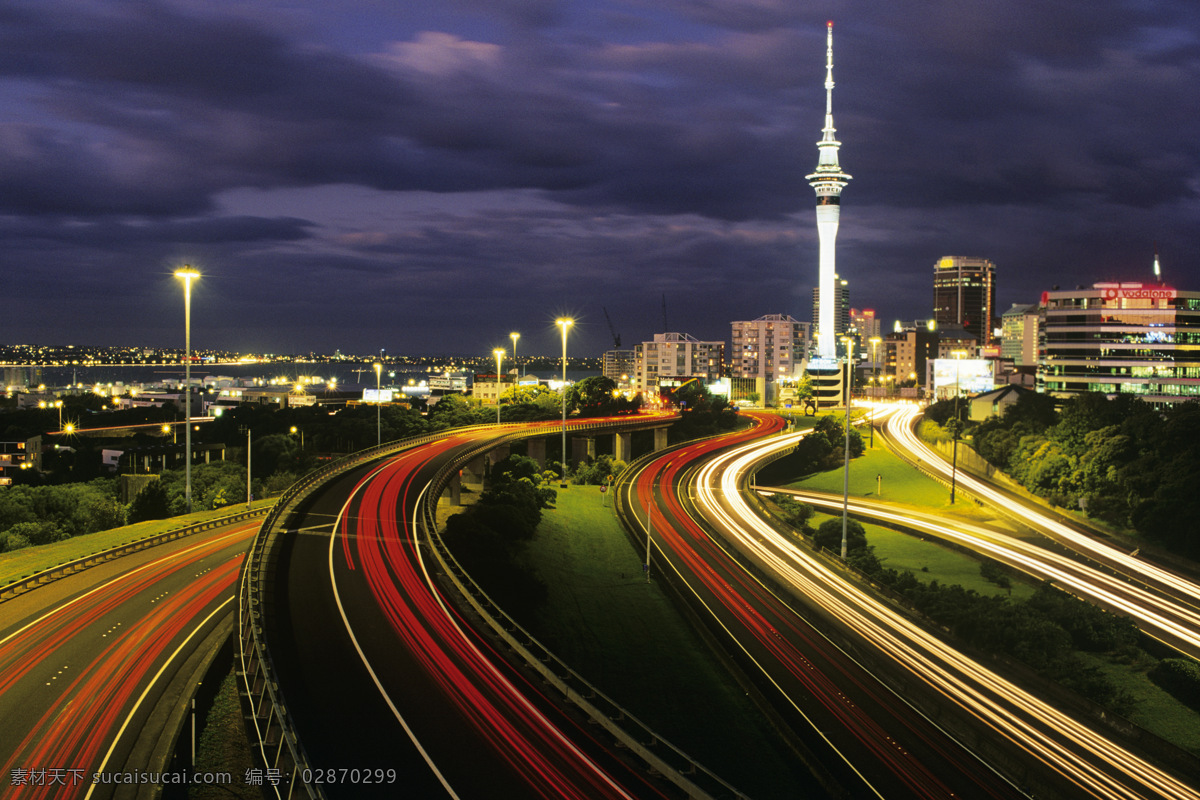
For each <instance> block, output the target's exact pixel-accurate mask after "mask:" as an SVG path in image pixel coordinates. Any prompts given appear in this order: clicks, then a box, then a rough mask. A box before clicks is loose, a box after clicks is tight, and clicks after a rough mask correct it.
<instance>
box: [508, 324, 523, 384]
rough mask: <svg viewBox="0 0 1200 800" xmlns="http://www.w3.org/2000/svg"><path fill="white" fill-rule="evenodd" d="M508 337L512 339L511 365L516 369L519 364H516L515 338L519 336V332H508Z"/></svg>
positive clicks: (518, 367)
mask: <svg viewBox="0 0 1200 800" xmlns="http://www.w3.org/2000/svg"><path fill="white" fill-rule="evenodd" d="M508 338H510V339H512V343H513V366H514V367H516V368H517V369H520V366H519V365H518V364H517V339H520V338H521V334H519V333H517V332H516V331H513V332H512V333H510V334H509V335H508ZM517 374H518V375H520V374H521V373H520V372H518V373H517Z"/></svg>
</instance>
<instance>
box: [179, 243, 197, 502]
mask: <svg viewBox="0 0 1200 800" xmlns="http://www.w3.org/2000/svg"><path fill="white" fill-rule="evenodd" d="M175 277H176V278H183V408H184V412H183V416H184V419H185V420H187V427H186V428H184V438H183V449H184V489H183V496H184V498H185V500H186V501H187V510H188V513H189V514H190V513H192V281H193V280H195V279H196V278H199V277H200V273H199V272H197V271H196V270H194V269H192V267H190V266H189V265H187V264H184V265H183V267H182V268H180V269H177V270H175Z"/></svg>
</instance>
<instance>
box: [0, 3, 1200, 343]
mask: <svg viewBox="0 0 1200 800" xmlns="http://www.w3.org/2000/svg"><path fill="white" fill-rule="evenodd" d="M929 9H930V7H929V6H928V5H927V4H922V5H920V6H917V5H915V4H892V5H889V6H887V7H879V5H878V4H871V3H866V2H861V1H860V2H844V3H834V2H823V3H818V4H814V5H813V6H812V7H805V8H797V7H796V6H795V4H790V3H785V2H782V0H780V1H779V2H776V0H753V1H752V0H724V1H722V0H713V1H712V2H707V3H700V4H697V3H672V2H668V3H653V4H650V3H644V2H640V1H638V0H631V1H630V2H607V1H606V2H600V3H581V2H570V1H569V0H563V2H552V1H551V0H546V1H545V2H499V3H497V2H487V3H484V2H475V1H474V0H456V2H453V3H449V4H438V5H437V6H436V7H428V8H425V7H416V8H409V7H404V8H400V7H395V8H393V7H391V6H390V5H389V4H379V3H374V2H368V1H367V0H362V2H349V3H342V4H338V5H337V6H336V8H335V7H331V6H328V5H327V4H324V3H317V2H315V0H314V1H312V2H288V3H286V4H285V3H281V2H270V1H263V2H257V3H245V2H233V1H232V0H230V1H228V2H219V1H218V2H213V1H212V0H208V1H207V2H203V3H201V2H194V1H193V0H174V1H165V2H149V3H145V2H138V3H126V2H118V1H117V0H100V1H99V2H85V1H84V0H41V1H40V2H32V1H29V0H27V1H26V2H15V3H10V4H8V6H7V8H6V12H5V13H4V14H3V15H0V41H2V42H3V45H4V52H5V54H6V55H5V57H4V58H3V59H2V60H0V109H3V117H2V118H0V135H2V136H3V137H4V142H5V147H4V148H3V149H2V151H0V182H2V184H3V185H4V186H5V187H6V191H5V192H4V193H3V195H2V196H0V204H2V205H3V208H2V209H0V214H2V215H3V223H2V225H3V230H4V243H5V247H4V248H3V250H2V251H0V265H2V270H3V275H4V281H3V284H2V285H3V287H4V291H3V293H4V296H5V297H6V299H7V300H8V301H9V303H8V307H7V308H6V314H5V322H4V324H3V325H2V326H0V341H3V342H6V343H19V342H35V343H45V344H66V343H81V344H86V343H94V344H122V343H135V342H147V343H152V344H154V345H156V346H160V347H169V346H176V345H178V344H179V343H180V342H182V338H183V331H182V328H183V298H182V289H181V287H180V285H179V283H178V281H177V280H176V279H175V278H173V277H172V273H173V272H174V270H175V269H176V268H178V267H179V266H180V265H182V264H185V263H186V264H192V265H194V266H195V267H197V268H198V269H199V270H200V272H201V273H202V275H203V277H202V278H201V279H200V280H199V281H197V282H196V284H195V285H194V287H193V298H192V303H193V306H192V313H193V326H194V330H193V344H194V346H196V347H198V348H214V349H235V350H239V351H260V352H296V353H299V352H308V351H317V352H333V351H334V350H335V349H341V350H342V351H343V352H370V351H374V350H378V349H379V348H386V349H387V350H388V351H389V352H400V351H411V352H444V353H473V352H483V353H490V352H491V349H492V348H493V347H504V346H506V344H507V343H508V334H509V332H511V331H520V332H521V334H522V336H521V340H520V341H521V351H522V354H523V355H524V354H530V355H533V354H538V355H553V354H554V353H555V352H556V350H557V344H558V331H557V329H556V327H555V324H554V320H555V318H556V317H558V316H561V315H564V314H565V315H570V316H573V317H574V318H575V319H576V320H577V323H576V326H575V327H574V328H573V330H572V333H571V340H572V341H571V347H570V349H571V350H572V355H589V354H597V353H598V352H600V351H602V350H604V349H608V348H609V347H610V346H611V344H612V337H611V335H610V330H609V327H608V324H607V322H606V319H605V316H606V312H607V314H609V315H611V317H612V322H613V326H614V329H615V330H616V331H617V332H618V333H619V334H620V335H621V336H622V337H623V338H624V339H625V340H626V341H629V342H632V341H643V340H648V339H650V338H652V337H653V335H654V334H655V333H659V332H662V331H663V329H664V327H665V328H666V329H667V330H670V331H675V332H681V333H688V334H691V335H693V336H695V337H696V338H698V339H701V340H710V339H725V338H726V336H727V332H728V330H729V325H730V322H731V321H733V320H738V319H754V318H757V317H760V316H762V315H764V314H775V313H783V314H790V315H791V316H794V317H795V318H797V319H800V320H805V321H807V319H808V317H809V311H808V309H809V308H810V303H811V299H810V298H811V290H812V288H813V287H814V286H816V282H817V265H818V238H817V231H816V226H815V224H814V222H813V217H812V211H811V203H812V190H811V188H810V187H809V186H808V185H807V183H806V182H805V180H804V176H805V174H806V173H808V172H810V171H811V169H812V165H813V156H814V154H813V149H814V146H815V144H816V142H817V140H818V138H819V135H820V126H821V122H822V119H823V116H824V106H825V100H826V92H825V88H824V84H823V79H824V77H825V65H824V60H823V59H822V55H823V51H824V49H825V37H826V20H829V19H832V20H833V21H834V23H835V26H836V29H837V39H838V41H837V56H836V57H837V65H836V71H837V102H836V105H837V110H836V117H837V128H838V139H839V140H840V141H841V142H842V144H844V145H845V151H844V158H843V160H844V162H845V163H844V164H843V166H844V167H845V169H846V170H847V171H848V172H850V173H852V174H854V175H855V176H856V178H855V181H854V187H853V192H854V196H853V202H852V203H851V204H850V205H848V206H847V209H846V214H844V215H843V216H842V218H841V221H840V230H839V234H838V240H839V241H838V251H839V252H838V271H839V274H840V275H841V277H842V278H844V279H845V280H847V281H848V282H849V288H850V293H851V302H852V304H853V305H854V306H855V307H859V308H863V307H865V308H875V309H876V311H877V312H878V318H879V319H881V320H882V321H883V325H884V327H885V328H887V327H888V326H890V322H891V320H893V319H898V318H907V319H912V318H923V317H928V316H931V308H932V286H931V281H930V275H929V266H930V264H932V263H933V262H934V261H935V260H936V259H938V258H940V257H942V256H947V255H964V256H975V257H981V258H987V259H989V260H990V261H992V262H994V263H995V264H996V281H997V287H998V290H997V313H998V314H999V313H1002V312H1003V311H1004V310H1006V309H1007V308H1008V307H1009V306H1010V305H1012V304H1013V303H1029V302H1036V301H1037V299H1038V297H1039V296H1040V294H1041V292H1043V291H1046V290H1048V289H1051V288H1052V287H1053V286H1061V287H1062V288H1063V289H1068V288H1073V287H1075V286H1076V285H1090V284H1091V283H1093V282H1096V281H1104V280H1117V281H1145V282H1147V283H1149V282H1152V281H1153V280H1154V274H1153V263H1154V252H1155V247H1156V246H1157V251H1158V253H1159V255H1160V257H1161V263H1162V269H1163V280H1164V281H1165V282H1166V283H1168V284H1169V285H1173V286H1177V287H1178V288H1180V289H1192V290H1194V289H1196V288H1200V287H1198V286H1197V284H1200V281H1198V280H1197V278H1198V277H1200V275H1198V274H1197V269H1196V267H1195V265H1194V261H1191V260H1190V258H1189V256H1190V254H1191V253H1192V252H1193V251H1194V250H1195V249H1196V245H1197V244H1200V241H1198V240H1200V230H1198V229H1197V226H1196V225H1195V221H1196V212H1197V205H1198V204H1197V190H1198V189H1200V170H1198V169H1197V163H1198V161H1200V151H1198V149H1197V148H1196V146H1195V142H1196V141H1198V140H1200V130H1198V129H1200V115H1197V114H1196V113H1195V111H1196V110H1197V109H1196V106H1197V102H1196V100H1195V98H1194V90H1193V88H1192V87H1194V85H1195V84H1196V82H1197V78H1198V77H1200V75H1198V74H1197V73H1198V72H1200V67H1198V66H1197V65H1198V64H1200V59H1197V58H1196V55H1197V51H1198V50H1200V9H1197V8H1196V7H1195V6H1194V5H1193V4H1187V3H1170V2H1161V3H1152V4H1133V3H1122V2H1115V1H1114V0H1105V2H1099V3H1092V4H1084V3H1077V4H1071V5H1069V6H1054V7H1047V8H1038V7H1034V8H1029V7H1027V6H1026V5H1025V4H1017V3H1015V2H1002V3H1000V4H999V5H996V4H988V5H987V6H986V7H979V8H971V7H963V6H961V4H947V5H946V6H945V7H944V8H941V9H934V10H932V11H931V10H929ZM918 10H920V13H914V12H916V11H918ZM664 300H665V302H664ZM664 323H665V324H664Z"/></svg>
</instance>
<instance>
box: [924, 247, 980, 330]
mask: <svg viewBox="0 0 1200 800" xmlns="http://www.w3.org/2000/svg"><path fill="white" fill-rule="evenodd" d="M995 314H996V265H995V264H993V263H992V262H991V261H989V260H987V259H986V258H973V257H970V256H943V257H942V258H939V259H938V260H937V263H936V264H934V265H933V318H934V320H936V321H937V323H938V325H961V326H962V327H964V328H966V329H967V330H969V331H970V332H971V333H973V334H975V340H976V341H977V342H979V344H980V345H981V346H986V345H990V344H991V343H992V338H993V337H992V326H993V317H994V316H995Z"/></svg>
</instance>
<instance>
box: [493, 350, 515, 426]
mask: <svg viewBox="0 0 1200 800" xmlns="http://www.w3.org/2000/svg"><path fill="white" fill-rule="evenodd" d="M513 341H514V343H515V342H516V340H515V339H514V340H513ZM492 355H494V356H495V357H496V424H497V425H499V424H500V362H501V361H502V360H504V350H503V349H501V348H499V347H497V348H496V349H495V350H493V351H492Z"/></svg>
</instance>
